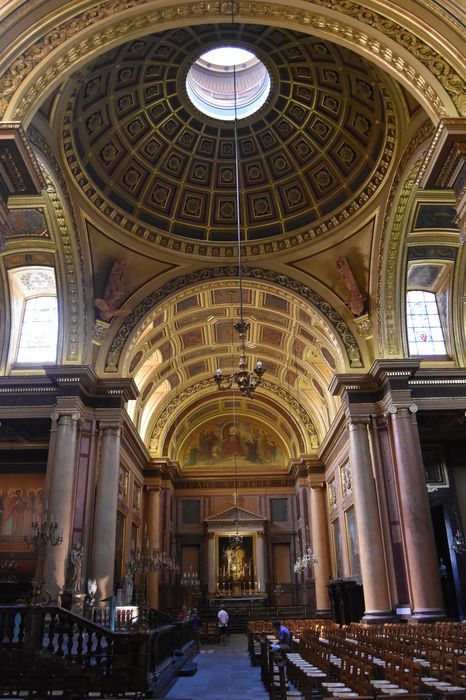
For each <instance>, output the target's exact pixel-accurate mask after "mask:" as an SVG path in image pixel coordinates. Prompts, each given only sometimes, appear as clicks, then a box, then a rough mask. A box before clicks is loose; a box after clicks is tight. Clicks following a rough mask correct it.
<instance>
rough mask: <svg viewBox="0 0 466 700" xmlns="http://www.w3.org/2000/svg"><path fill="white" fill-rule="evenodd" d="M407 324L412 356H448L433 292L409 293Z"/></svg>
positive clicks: (418, 291) (414, 291)
mask: <svg viewBox="0 0 466 700" xmlns="http://www.w3.org/2000/svg"><path fill="white" fill-rule="evenodd" d="M406 323H407V331H408V345H409V352H410V354H411V355H446V354H447V351H446V347H445V339H444V335H443V330H442V324H441V322H440V316H439V312H438V306H437V299H436V297H435V294H434V293H433V292H423V291H420V290H413V291H410V292H408V293H407V298H406Z"/></svg>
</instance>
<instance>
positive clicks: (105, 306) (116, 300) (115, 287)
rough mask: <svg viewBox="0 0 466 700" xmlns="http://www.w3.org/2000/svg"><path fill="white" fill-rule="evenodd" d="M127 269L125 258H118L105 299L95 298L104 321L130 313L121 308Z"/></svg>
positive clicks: (108, 279)
mask: <svg viewBox="0 0 466 700" xmlns="http://www.w3.org/2000/svg"><path fill="white" fill-rule="evenodd" d="M125 270H126V262H125V260H116V261H115V262H114V263H113V265H112V269H111V270H110V274H109V276H108V278H107V283H106V285H105V291H104V297H103V299H100V298H97V299H95V300H94V304H95V306H96V307H97V308H98V310H99V312H100V318H101V319H102V320H103V321H111V320H112V318H114V316H127V315H128V314H129V313H130V311H129V310H123V309H120V308H119V306H120V302H121V300H122V298H123V297H124V294H125V290H124V287H123V275H124V273H125Z"/></svg>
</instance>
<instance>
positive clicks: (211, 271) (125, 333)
mask: <svg viewBox="0 0 466 700" xmlns="http://www.w3.org/2000/svg"><path fill="white" fill-rule="evenodd" d="M242 274H243V278H244V279H250V280H254V281H258V282H268V283H270V284H275V285H278V286H280V287H283V288H284V289H286V290H287V291H289V292H293V293H295V294H297V295H298V296H300V297H301V298H303V299H304V300H305V301H306V302H308V303H309V304H311V305H312V306H314V307H315V308H316V309H317V310H318V311H319V312H320V313H321V314H322V315H323V316H324V317H325V318H326V319H327V321H328V322H329V323H330V325H331V326H333V328H334V330H335V331H336V334H337V335H338V336H339V337H340V340H341V342H342V343H343V346H344V348H345V350H346V354H347V357H348V362H349V366H350V367H354V368H358V367H362V366H363V362H362V357H361V352H360V350H359V346H358V344H357V342H356V339H355V337H354V335H353V333H352V332H351V330H350V328H349V327H348V325H347V324H346V322H345V321H344V320H343V319H342V317H341V316H340V314H339V313H338V312H337V311H336V310H335V309H334V308H333V307H332V306H331V305H330V304H329V303H328V301H326V300H325V299H324V298H323V297H321V296H320V294H317V292H314V291H313V290H312V289H311V288H310V287H308V286H307V285H305V284H303V283H302V282H299V281H298V280H295V279H292V278H291V277H288V276H287V275H283V274H280V273H278V272H274V271H273V270H264V269H261V268H258V267H251V266H246V267H243V269H242ZM222 278H223V279H224V278H235V279H236V278H238V268H237V267H233V266H232V267H230V266H223V267H212V268H205V269H202V270H197V271H196V272H190V273H188V274H187V275H181V276H179V277H175V278H174V279H173V280H170V281H169V282H167V283H166V284H164V285H163V286H162V287H160V288H159V289H156V290H155V291H154V292H152V293H151V294H149V295H148V296H147V297H145V299H143V300H142V301H141V302H140V303H139V304H138V305H137V306H136V308H135V309H134V311H132V312H131V313H130V314H129V316H128V317H127V318H126V319H125V320H124V322H123V323H122V325H121V326H120V328H119V329H118V330H117V332H116V334H115V336H114V338H113V340H112V342H111V345H110V348H109V350H108V353H107V357H106V360H105V371H106V372H117V371H118V364H119V362H120V357H121V353H122V351H123V348H124V346H125V343H126V341H127V339H128V337H129V336H130V334H131V333H132V331H133V330H134V328H135V327H136V326H137V325H138V323H139V322H140V321H141V320H142V319H143V318H144V316H145V315H146V313H147V312H148V311H149V310H150V309H151V308H152V307H154V306H156V305H158V304H160V303H161V302H163V300H164V299H166V298H167V297H169V296H170V295H172V294H174V293H175V292H179V291H180V290H181V289H184V288H187V287H190V286H192V285H195V284H203V283H204V282H210V281H213V280H219V279H222Z"/></svg>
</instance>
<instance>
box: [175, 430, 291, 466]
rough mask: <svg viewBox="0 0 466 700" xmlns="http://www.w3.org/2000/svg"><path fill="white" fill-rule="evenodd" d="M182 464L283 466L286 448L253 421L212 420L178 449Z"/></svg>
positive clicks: (277, 437) (272, 432)
mask: <svg viewBox="0 0 466 700" xmlns="http://www.w3.org/2000/svg"><path fill="white" fill-rule="evenodd" d="M180 461H181V464H182V465H183V466H184V467H195V466H208V465H216V466H220V467H223V466H230V465H234V464H235V463H236V464H237V465H238V466H241V465H244V466H252V465H254V464H261V465H270V466H272V465H280V466H283V465H284V464H285V449H284V446H283V444H281V440H280V438H279V436H278V435H277V434H276V433H275V432H274V431H273V430H271V429H270V428H268V427H267V426H266V425H265V424H263V423H259V422H258V421H254V420H245V419H241V418H239V419H236V420H235V421H233V420H231V419H228V420H225V419H223V420H215V421H209V422H208V423H204V424H203V425H202V426H201V427H199V428H198V429H196V430H195V431H194V432H192V433H191V435H190V436H189V438H188V439H187V441H186V443H185V445H183V446H182V449H181V460H180Z"/></svg>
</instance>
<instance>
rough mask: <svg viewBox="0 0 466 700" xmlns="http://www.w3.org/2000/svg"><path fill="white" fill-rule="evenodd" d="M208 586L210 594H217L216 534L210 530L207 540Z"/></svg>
mask: <svg viewBox="0 0 466 700" xmlns="http://www.w3.org/2000/svg"><path fill="white" fill-rule="evenodd" d="M207 563H208V566H207V588H208V591H209V596H210V597H212V596H215V593H216V591H217V576H218V569H216V567H215V534H214V533H213V532H209V535H208V541H207Z"/></svg>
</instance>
